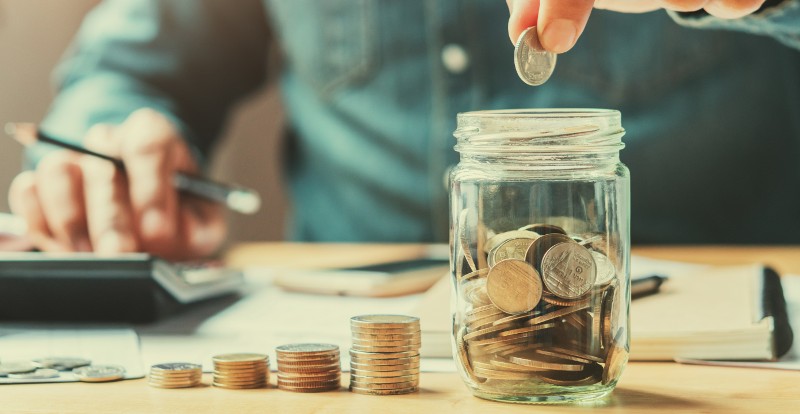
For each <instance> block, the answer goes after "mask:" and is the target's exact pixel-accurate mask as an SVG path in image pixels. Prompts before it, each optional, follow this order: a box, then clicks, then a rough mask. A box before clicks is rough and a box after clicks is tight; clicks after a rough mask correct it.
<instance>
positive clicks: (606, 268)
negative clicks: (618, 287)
mask: <svg viewBox="0 0 800 414" xmlns="http://www.w3.org/2000/svg"><path fill="white" fill-rule="evenodd" d="M592 257H593V258H594V264H595V266H596V267H597V279H596V280H595V282H594V284H595V286H605V285H606V284H608V283H609V282H611V280H612V279H614V277H615V276H616V275H617V268H616V267H614V263H612V262H611V259H609V258H608V257H607V256H606V255H604V254H603V253H600V252H595V251H592Z"/></svg>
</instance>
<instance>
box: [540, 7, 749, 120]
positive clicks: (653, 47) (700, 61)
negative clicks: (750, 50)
mask: <svg viewBox="0 0 800 414" xmlns="http://www.w3.org/2000/svg"><path fill="white" fill-rule="evenodd" d="M595 12H597V10H595ZM609 13H610V12H606V13H595V16H593V20H591V21H590V22H589V26H587V30H586V32H584V34H583V35H582V36H581V38H580V39H579V40H578V44H577V46H576V48H575V49H574V50H573V52H569V53H567V54H565V55H563V56H560V57H559V66H558V67H557V68H556V75H555V76H554V78H556V77H557V79H558V80H559V81H563V82H564V83H565V84H566V85H570V86H576V87H580V88H583V89H585V90H590V91H592V92H593V95H592V96H596V97H599V98H600V100H601V102H600V103H601V104H603V105H608V106H613V107H615V108H621V107H623V106H625V105H631V104H637V105H639V104H644V103H647V102H652V101H653V100H654V99H658V98H659V97H662V96H665V95H668V94H670V93H672V92H674V91H675V90H678V89H685V88H686V87H687V84H689V83H691V82H695V81H697V80H708V79H712V78H713V77H714V75H715V71H718V70H719V69H720V68H721V67H723V66H725V65H726V64H728V63H732V60H734V59H735V58H736V54H735V52H736V51H735V48H734V43H733V42H732V41H731V37H732V36H733V35H734V34H732V33H731V32H722V31H710V30H698V29H690V28H685V27H681V26H679V25H678V24H677V23H675V22H673V21H672V20H671V19H670V18H669V17H668V16H667V15H666V13H661V12H654V13H649V14H647V15H629V14H609Z"/></svg>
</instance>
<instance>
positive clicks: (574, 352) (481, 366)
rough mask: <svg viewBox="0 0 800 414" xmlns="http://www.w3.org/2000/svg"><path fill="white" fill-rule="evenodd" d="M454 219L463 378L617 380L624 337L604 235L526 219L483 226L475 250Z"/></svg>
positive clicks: (574, 382)
mask: <svg viewBox="0 0 800 414" xmlns="http://www.w3.org/2000/svg"><path fill="white" fill-rule="evenodd" d="M464 216H465V215H464V214H463V213H462V215H461V218H460V220H461V219H463V218H464ZM460 224H461V225H460V226H459V238H458V239H457V242H458V243H459V245H460V249H462V250H463V252H460V253H461V254H459V256H458V257H457V258H456V264H457V266H456V272H457V274H456V278H457V280H458V289H459V290H460V296H461V297H462V298H463V299H464V300H465V302H466V303H467V307H466V308H464V311H463V312H464V313H463V314H462V315H461V316H460V321H461V323H460V324H459V325H460V330H459V331H458V332H456V333H455V334H456V344H457V350H458V352H457V357H458V359H459V360H460V363H461V365H462V366H463V367H464V369H465V371H466V373H467V375H468V376H469V377H470V378H471V379H472V380H473V381H474V382H481V383H483V382H486V381H487V380H502V381H503V382H504V383H507V381H522V382H525V383H529V382H531V381H541V382H543V383H546V384H552V385H558V386H586V385H591V384H595V383H603V384H607V383H610V382H611V381H615V380H616V378H617V377H618V376H619V371H620V368H621V367H622V366H623V365H624V364H625V361H626V360H627V349H626V346H624V344H625V343H626V342H627V341H626V340H625V338H626V333H625V329H624V327H621V326H619V323H618V322H619V321H618V318H619V315H620V311H619V309H618V308H619V306H620V299H619V296H620V294H621V293H620V292H621V289H620V285H619V277H620V276H618V275H617V269H616V267H615V265H614V262H613V261H612V260H611V259H610V258H609V257H608V255H607V253H606V252H607V251H608V250H609V245H608V243H607V241H606V240H605V238H604V236H603V235H602V234H581V235H567V232H566V231H564V229H563V228H561V227H558V226H555V225H552V224H531V225H527V226H524V227H521V228H519V229H517V230H511V231H507V232H503V233H500V234H492V232H491V230H486V233H487V236H486V237H485V240H478V243H477V245H478V246H480V247H479V248H478V249H477V250H472V249H471V247H470V246H474V245H475V244H472V245H471V244H470V243H469V241H468V240H467V239H466V236H465V234H466V232H465V231H464V229H463V223H460Z"/></svg>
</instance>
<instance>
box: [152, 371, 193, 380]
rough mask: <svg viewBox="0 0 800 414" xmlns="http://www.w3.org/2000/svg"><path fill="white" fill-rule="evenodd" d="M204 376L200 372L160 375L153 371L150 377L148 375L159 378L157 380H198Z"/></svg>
mask: <svg viewBox="0 0 800 414" xmlns="http://www.w3.org/2000/svg"><path fill="white" fill-rule="evenodd" d="M202 375H203V373H202V372H200V371H198V372H188V373H181V374H159V373H154V372H152V371H151V372H150V375H148V377H150V378H157V379H161V378H172V379H182V378H197V377H201V376H202Z"/></svg>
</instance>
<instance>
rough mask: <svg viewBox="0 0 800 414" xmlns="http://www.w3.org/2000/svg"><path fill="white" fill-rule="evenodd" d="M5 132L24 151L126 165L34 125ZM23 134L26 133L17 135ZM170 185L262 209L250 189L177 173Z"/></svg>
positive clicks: (242, 208) (239, 207) (249, 210)
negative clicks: (54, 151) (53, 151)
mask: <svg viewBox="0 0 800 414" xmlns="http://www.w3.org/2000/svg"><path fill="white" fill-rule="evenodd" d="M5 130H6V134H8V135H9V136H11V137H12V138H14V139H15V140H17V142H19V143H20V144H22V145H24V146H26V147H27V146H30V145H33V144H34V143H36V142H42V143H46V144H51V145H55V146H57V147H61V148H64V149H68V150H71V151H75V152H79V153H81V154H86V155H91V156H94V157H97V158H102V159H104V160H107V161H110V162H112V163H114V165H116V166H117V168H119V169H121V170H123V171H124V170H125V164H124V163H123V162H122V160H121V159H119V158H114V157H112V156H109V155H106V154H101V153H99V152H95V151H92V150H90V149H88V148H84V147H82V146H80V145H76V144H72V143H70V142H67V141H64V140H61V139H58V138H55V137H52V136H50V135H47V134H45V133H44V132H42V131H41V130H39V128H37V127H36V125H34V124H30V123H7V124H6V128H5ZM23 131H24V132H25V133H20V132H23ZM172 183H173V186H174V187H175V188H176V189H178V190H180V191H183V192H185V193H188V194H193V195H196V196H199V197H203V198H206V199H209V200H212V201H216V202H218V203H220V204H222V205H224V206H226V207H228V208H229V209H231V210H233V211H236V212H238V213H243V214H253V213H255V212H257V211H258V209H259V208H261V197H260V196H259V195H258V193H257V192H256V191H254V190H252V189H249V188H245V187H239V186H233V185H228V184H222V183H219V182H215V181H211V180H208V179H206V178H203V177H200V176H197V175H191V174H186V173H180V172H179V173H176V174H175V175H174V176H173V181H172Z"/></svg>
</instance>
